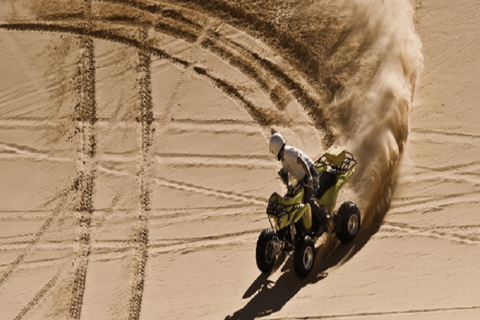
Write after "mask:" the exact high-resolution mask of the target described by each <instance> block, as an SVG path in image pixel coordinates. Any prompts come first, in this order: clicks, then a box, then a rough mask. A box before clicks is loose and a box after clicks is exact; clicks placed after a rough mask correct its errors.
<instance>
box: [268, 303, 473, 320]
mask: <svg viewBox="0 0 480 320" xmlns="http://www.w3.org/2000/svg"><path fill="white" fill-rule="evenodd" d="M471 310H480V306H466V307H451V308H432V309H411V310H399V311H380V312H358V313H346V314H332V315H322V316H306V317H282V318H270V319H271V320H321V319H338V318H359V317H385V316H395V315H404V316H408V315H414V314H428V313H440V312H442V313H446V312H450V313H454V312H459V311H471Z"/></svg>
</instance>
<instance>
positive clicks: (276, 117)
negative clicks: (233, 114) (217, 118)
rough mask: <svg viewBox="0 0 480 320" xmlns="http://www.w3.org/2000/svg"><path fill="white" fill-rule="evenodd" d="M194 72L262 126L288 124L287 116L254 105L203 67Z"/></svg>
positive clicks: (197, 67) (233, 87) (228, 83)
mask: <svg viewBox="0 0 480 320" xmlns="http://www.w3.org/2000/svg"><path fill="white" fill-rule="evenodd" d="M193 70H194V71H195V72H196V73H197V75H198V76H200V77H202V78H203V79H205V80H206V81H207V82H209V83H211V84H212V85H213V86H214V87H216V88H217V89H219V90H220V91H222V92H223V93H224V94H226V95H227V96H229V97H231V98H232V99H233V100H234V101H235V102H236V103H237V104H238V105H239V106H240V107H243V109H245V110H246V111H247V113H248V114H249V115H250V116H251V117H252V119H253V120H255V121H256V122H257V123H258V124H259V125H260V126H262V127H268V126H271V125H286V124H287V122H288V121H287V119H286V118H285V116H283V115H282V114H279V113H277V112H274V111H272V110H267V109H263V108H260V107H257V106H255V104H254V103H252V102H251V101H250V100H248V99H247V98H245V96H244V95H243V94H241V93H240V91H239V89H238V88H237V87H235V86H234V85H233V84H231V83H230V82H228V81H226V80H222V79H220V78H218V77H215V76H214V75H211V74H210V73H209V72H208V71H207V70H206V69H205V68H203V67H199V66H195V67H194V68H193Z"/></svg>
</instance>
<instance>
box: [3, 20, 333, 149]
mask: <svg viewBox="0 0 480 320" xmlns="http://www.w3.org/2000/svg"><path fill="white" fill-rule="evenodd" d="M99 27H101V28H100V29H99ZM0 28H5V29H9V30H23V31H50V32H65V33H74V34H84V33H85V30H83V29H82V28H79V27H76V26H73V25H71V24H69V23H67V24H66V25H61V24H60V23H58V22H56V23H55V24H45V23H28V24H27V23H24V24H3V25H0ZM95 28H96V29H94V30H92V31H90V32H89V35H91V36H93V37H95V38H98V39H105V40H109V41H114V42H119V43H123V44H126V45H129V46H133V47H136V48H138V47H140V43H139V42H138V40H136V39H134V38H128V37H126V36H124V35H122V34H121V33H120V32H118V30H115V29H113V28H111V27H110V26H108V25H103V26H102V25H100V24H96V26H95ZM149 51H151V52H152V54H155V55H157V56H159V57H160V58H163V59H167V60H168V61H170V62H171V63H173V64H175V65H180V66H181V67H182V68H188V67H189V66H191V63H190V62H187V61H185V60H182V59H179V58H175V57H172V56H170V55H168V54H167V53H166V52H165V51H163V50H161V49H157V48H154V47H150V48H149ZM253 56H254V57H255V58H256V59H259V60H260V61H261V62H262V65H264V66H268V67H269V68H270V69H271V70H273V71H274V72H275V76H277V77H278V75H280V77H278V78H279V79H282V80H281V81H283V82H285V83H286V85H287V86H288V87H289V89H290V90H291V89H292V88H293V90H294V91H293V92H294V96H295V97H296V98H297V100H298V102H299V103H300V104H301V105H302V106H304V108H305V109H306V110H307V113H308V114H309V115H310V117H311V118H312V119H313V121H314V124H315V127H316V128H317V129H320V130H321V132H324V136H325V139H324V140H326V141H327V142H326V143H325V145H326V146H329V145H330V144H331V143H333V140H334V135H333V132H332V131H331V129H330V128H329V126H327V125H326V123H327V122H326V116H325V114H324V111H322V110H321V109H317V108H316V106H318V105H320V103H319V101H318V100H316V99H314V98H312V97H311V95H310V94H308V93H307V92H308V90H307V89H306V88H305V87H304V86H303V85H300V84H298V83H296V82H295V81H294V80H292V79H291V78H289V77H288V76H286V74H285V73H284V72H283V71H281V69H280V68H279V67H273V66H274V64H273V63H271V62H269V61H267V60H265V59H263V58H260V57H259V56H258V55H257V54H255V53H254V54H253ZM193 70H194V72H195V73H196V74H197V75H199V76H201V77H203V78H204V79H205V80H207V81H208V82H209V83H211V84H213V86H214V87H216V88H217V89H219V90H220V91H222V92H223V93H225V94H227V95H228V96H230V97H231V98H232V99H233V100H234V101H236V102H237V104H238V105H240V106H241V107H243V108H244V109H245V110H246V111H247V113H248V114H249V115H250V116H251V117H252V118H253V119H254V120H255V121H256V122H257V123H259V124H260V125H261V126H263V127H266V126H270V125H286V124H287V123H288V121H287V120H286V118H285V117H284V116H283V115H282V114H279V113H276V112H274V111H272V110H266V109H262V108H259V107H257V106H255V105H254V104H253V103H252V102H251V101H249V100H248V99H247V98H245V96H244V95H243V94H241V93H240V91H239V89H238V88H236V87H235V86H234V85H233V84H231V83H229V82H228V81H225V80H222V79H220V78H218V77H215V76H213V75H211V74H209V73H208V72H207V70H206V69H204V68H202V67H198V66H195V67H194V68H193ZM253 80H254V81H255V79H253ZM277 91H278V89H277ZM274 103H275V102H274Z"/></svg>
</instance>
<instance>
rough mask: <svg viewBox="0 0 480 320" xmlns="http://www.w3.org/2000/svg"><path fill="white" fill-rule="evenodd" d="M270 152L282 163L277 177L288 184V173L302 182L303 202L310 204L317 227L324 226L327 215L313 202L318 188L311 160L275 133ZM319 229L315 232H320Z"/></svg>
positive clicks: (317, 175) (316, 174)
mask: <svg viewBox="0 0 480 320" xmlns="http://www.w3.org/2000/svg"><path fill="white" fill-rule="evenodd" d="M270 152H272V153H273V155H274V156H275V157H276V158H277V159H278V160H279V161H281V162H282V169H281V170H280V171H279V172H278V175H279V176H280V177H281V178H282V181H283V182H284V183H285V184H287V183H288V173H290V174H291V175H292V176H293V177H295V178H296V179H297V180H298V181H300V180H303V183H304V185H305V200H306V201H305V202H306V203H308V204H310V207H311V208H312V214H313V218H314V219H316V221H317V224H318V226H325V225H326V222H327V215H326V214H325V212H324V211H323V210H320V207H319V206H318V204H317V202H316V201H315V195H316V194H317V191H318V188H319V174H318V171H317V168H316V167H315V164H314V162H313V161H312V159H310V158H309V157H308V156H307V155H305V154H304V153H303V152H302V151H300V150H299V149H297V148H295V147H292V146H287V145H286V144H285V139H284V138H283V137H282V135H281V134H280V133H275V134H273V135H272V137H271V138H270ZM319 229H320V228H319ZM319 229H317V231H320V230H319Z"/></svg>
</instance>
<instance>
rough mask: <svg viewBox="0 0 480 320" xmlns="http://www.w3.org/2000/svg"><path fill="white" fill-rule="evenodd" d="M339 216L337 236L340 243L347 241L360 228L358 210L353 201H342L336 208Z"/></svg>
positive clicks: (353, 236) (349, 240) (350, 239)
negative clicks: (338, 207)
mask: <svg viewBox="0 0 480 320" xmlns="http://www.w3.org/2000/svg"><path fill="white" fill-rule="evenodd" d="M338 215H339V216H340V221H341V223H340V230H339V231H338V232H337V238H338V239H339V240H340V241H341V242H342V243H349V242H351V241H352V240H353V238H355V236H356V235H357V233H358V230H359V229H360V210H358V207H357V205H356V204H355V203H353V202H350V201H347V202H344V203H342V205H341V206H340V209H339V210H338Z"/></svg>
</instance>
